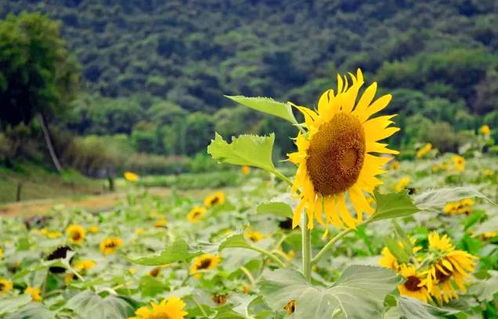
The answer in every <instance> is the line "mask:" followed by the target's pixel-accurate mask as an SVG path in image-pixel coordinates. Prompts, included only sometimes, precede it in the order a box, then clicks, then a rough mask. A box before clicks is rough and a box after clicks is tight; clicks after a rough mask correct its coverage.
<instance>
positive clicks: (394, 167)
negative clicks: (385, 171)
mask: <svg viewBox="0 0 498 319" xmlns="http://www.w3.org/2000/svg"><path fill="white" fill-rule="evenodd" d="M389 168H390V169H392V170H393V171H397V170H399V161H397V160H393V161H391V162H390V163H389Z"/></svg>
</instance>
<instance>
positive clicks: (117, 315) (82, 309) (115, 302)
mask: <svg viewBox="0 0 498 319" xmlns="http://www.w3.org/2000/svg"><path fill="white" fill-rule="evenodd" d="M66 307H67V308H68V309H71V310H73V311H74V312H75V313H77V314H78V315H79V316H80V317H81V318H106V319H121V318H127V317H128V316H130V315H132V314H133V307H132V306H131V305H130V304H129V303H128V302H127V301H126V300H125V299H123V298H120V297H119V296H114V295H109V296H107V297H104V298H102V297H101V296H99V295H97V294H95V293H93V292H90V291H83V292H80V293H79V294H76V295H75V296H74V297H72V298H71V299H69V300H68V302H67V305H66Z"/></svg>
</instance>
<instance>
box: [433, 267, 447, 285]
mask: <svg viewBox="0 0 498 319" xmlns="http://www.w3.org/2000/svg"><path fill="white" fill-rule="evenodd" d="M441 267H442V268H443V269H444V272H445V273H447V275H446V274H444V273H443V272H442V271H441V270H439V269H437V268H436V279H437V280H438V281H439V282H445V281H446V280H448V279H450V277H451V271H449V270H448V268H446V267H444V266H441Z"/></svg>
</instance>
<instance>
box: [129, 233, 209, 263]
mask: <svg viewBox="0 0 498 319" xmlns="http://www.w3.org/2000/svg"><path fill="white" fill-rule="evenodd" d="M199 254H200V253H199V252H192V251H191V249H190V247H189V246H188V244H187V242H185V240H183V239H177V240H176V241H174V242H173V243H171V245H169V246H168V247H166V248H165V249H164V250H163V251H162V252H161V253H159V254H158V255H154V256H146V257H139V258H130V261H131V262H133V263H135V264H139V265H146V266H161V265H167V264H170V263H174V262H178V261H189V260H191V259H192V258H193V257H195V256H197V255H199Z"/></svg>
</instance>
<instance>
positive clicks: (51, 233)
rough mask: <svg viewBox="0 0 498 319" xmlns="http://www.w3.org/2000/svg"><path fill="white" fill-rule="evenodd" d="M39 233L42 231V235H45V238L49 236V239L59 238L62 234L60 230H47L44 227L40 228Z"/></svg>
mask: <svg viewBox="0 0 498 319" xmlns="http://www.w3.org/2000/svg"><path fill="white" fill-rule="evenodd" d="M40 233H42V234H43V235H45V236H47V238H50V239H55V238H59V237H61V236H62V234H61V232H59V231H56V230H48V229H46V228H42V229H40Z"/></svg>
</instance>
